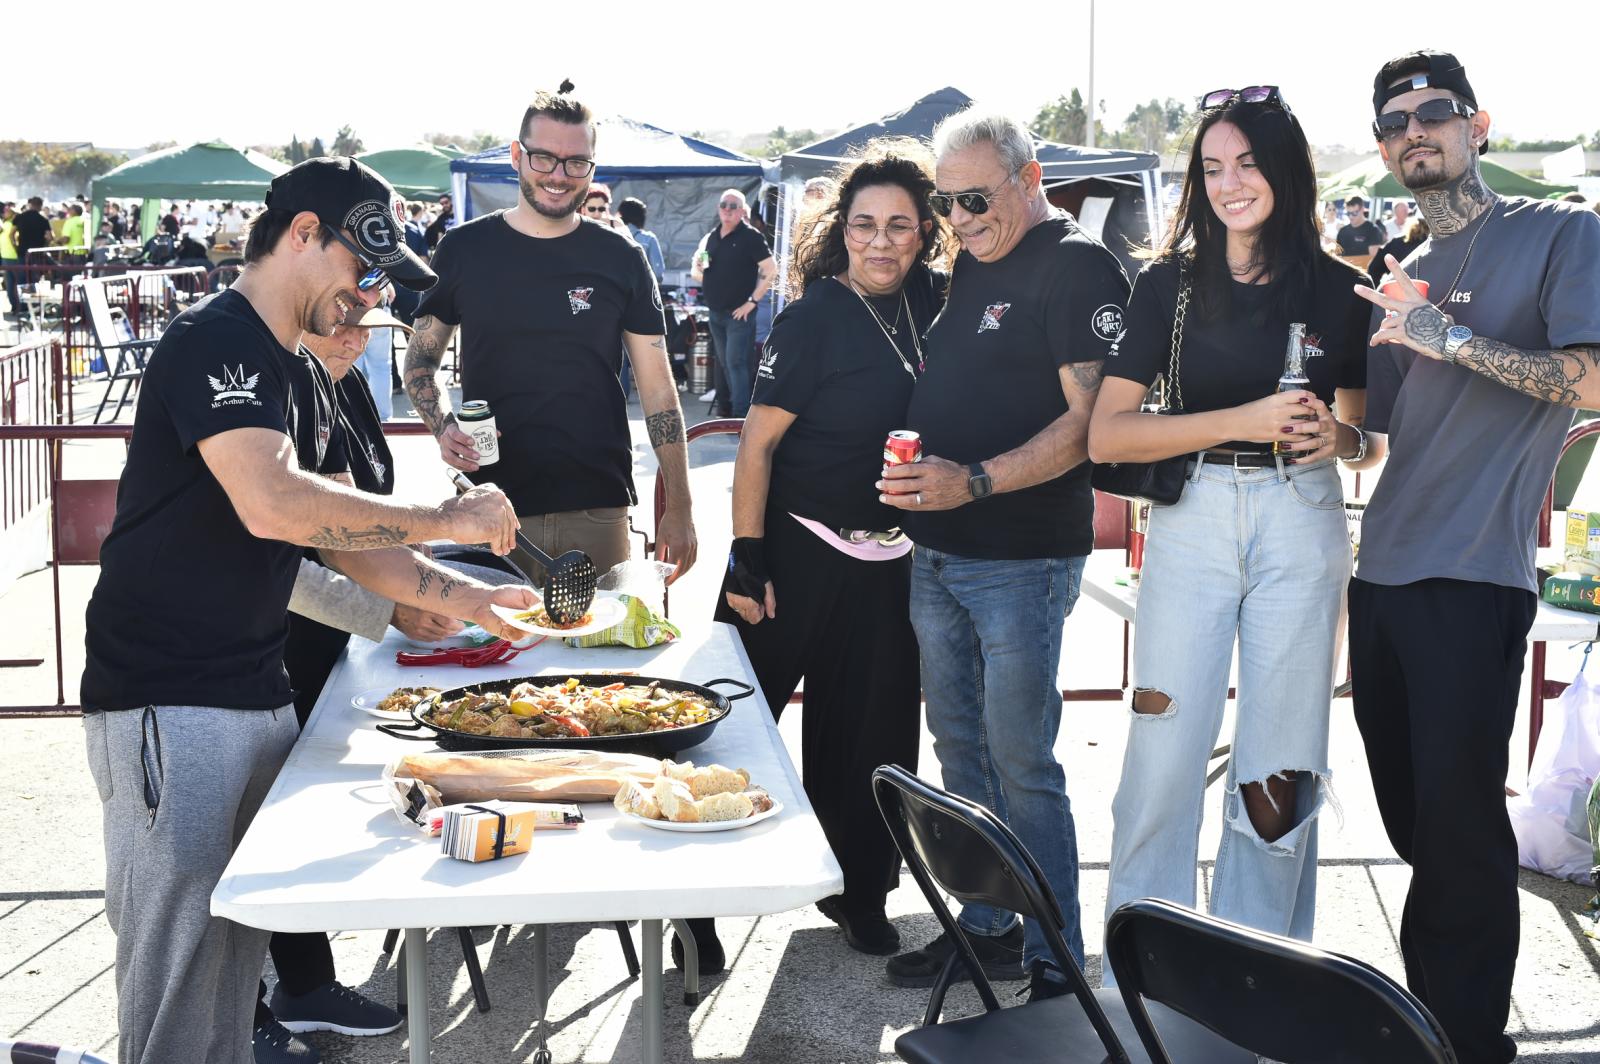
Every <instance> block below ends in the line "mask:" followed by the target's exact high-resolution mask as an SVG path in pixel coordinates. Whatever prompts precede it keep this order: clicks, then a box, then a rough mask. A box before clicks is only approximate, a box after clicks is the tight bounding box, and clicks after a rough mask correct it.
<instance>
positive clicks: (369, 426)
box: [334, 366, 394, 495]
mask: <svg viewBox="0 0 1600 1064" xmlns="http://www.w3.org/2000/svg"><path fill="white" fill-rule="evenodd" d="M334 390H335V394H336V395H337V396H338V402H339V422H340V427H341V428H343V429H344V438H345V449H346V450H347V451H348V452H349V456H350V479H351V480H352V481H354V482H355V486H356V487H357V488H359V489H361V490H362V491H370V492H372V493H373V494H374V495H392V494H394V456H393V455H392V454H391V453H390V452H389V443H388V441H387V440H385V439H384V438H383V418H382V417H381V416H379V414H378V406H377V404H376V403H374V402H373V401H372V389H371V388H369V387H368V386H367V378H366V376H365V375H364V374H363V373H362V372H361V370H359V369H357V368H356V367H355V366H351V367H350V370H349V372H347V373H346V374H345V375H344V376H343V377H341V378H340V379H339V381H338V382H337V383H336V384H335V385H334Z"/></svg>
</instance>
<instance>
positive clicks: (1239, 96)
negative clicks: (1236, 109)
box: [1200, 85, 1294, 114]
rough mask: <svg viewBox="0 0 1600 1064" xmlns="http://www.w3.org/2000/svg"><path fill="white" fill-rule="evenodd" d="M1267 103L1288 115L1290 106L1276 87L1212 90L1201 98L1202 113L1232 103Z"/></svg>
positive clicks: (1251, 86)
mask: <svg viewBox="0 0 1600 1064" xmlns="http://www.w3.org/2000/svg"><path fill="white" fill-rule="evenodd" d="M1235 102H1237V103H1267V104H1272V105H1273V106H1274V107H1280V108H1282V109H1283V110H1284V111H1285V112H1286V113H1289V114H1293V113H1294V112H1292V111H1290V110H1289V104H1288V103H1287V102H1286V101H1285V100H1284V98H1283V94H1282V93H1281V92H1279V91H1278V86H1276V85H1247V86H1245V87H1244V88H1242V89H1212V90H1211V91H1210V92H1208V93H1206V94H1205V95H1204V96H1202V97H1200V109H1201V110H1202V111H1204V110H1207V109H1209V108H1212V107H1226V106H1227V105H1228V104H1230V103H1235Z"/></svg>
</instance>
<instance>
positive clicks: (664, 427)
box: [644, 410, 685, 447]
mask: <svg viewBox="0 0 1600 1064" xmlns="http://www.w3.org/2000/svg"><path fill="white" fill-rule="evenodd" d="M644 427H645V428H646V429H648V430H649V432H650V446H652V447H665V446H666V445H667V444H669V443H683V442H685V437H684V434H683V415H682V414H680V413H679V412H678V411H677V410H663V411H661V412H660V413H659V414H651V415H650V416H649V417H647V418H645V419H644Z"/></svg>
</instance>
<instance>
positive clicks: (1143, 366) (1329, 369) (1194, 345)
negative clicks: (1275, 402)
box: [1106, 254, 1372, 451]
mask: <svg viewBox="0 0 1600 1064" xmlns="http://www.w3.org/2000/svg"><path fill="white" fill-rule="evenodd" d="M1314 278H1315V280H1314V282H1313V292H1312V294H1311V296H1310V299H1309V302H1308V304H1307V305H1305V306H1303V307H1297V308H1295V311H1294V314H1295V316H1294V317H1292V318H1290V317H1285V316H1284V311H1283V309H1282V304H1281V302H1280V301H1279V299H1278V293H1277V292H1276V291H1275V290H1274V289H1273V286H1271V285H1251V284H1239V283H1238V282H1233V283H1232V288H1231V290H1230V292H1229V296H1230V299H1231V304H1232V305H1231V307H1230V308H1229V310H1228V311H1227V312H1226V313H1223V314H1219V315H1217V316H1216V317H1214V318H1211V319H1209V320H1208V319H1207V318H1206V317H1204V316H1203V315H1202V314H1201V313H1200V310H1199V306H1198V300H1194V299H1191V301H1190V303H1189V310H1188V313H1187V314H1186V315H1185V316H1184V323H1183V347H1182V349H1181V351H1180V352H1179V355H1178V383H1179V386H1180V390H1181V391H1182V393H1183V411H1182V412H1183V413H1186V414H1201V413H1205V412H1206V411H1208V410H1226V409H1228V408H1229V407H1235V406H1240V405H1242V404H1244V403H1249V402H1253V401H1255V400H1257V399H1261V398H1264V397H1265V396H1268V395H1271V394H1272V393H1273V392H1275V391H1277V390H1278V378H1279V377H1281V376H1283V370H1284V352H1285V350H1286V349H1287V348H1288V346H1289V323H1290V322H1291V321H1299V322H1304V323H1305V326H1306V342H1307V343H1313V342H1314V343H1315V346H1317V347H1320V348H1321V349H1322V352H1323V353H1322V355H1321V356H1320V357H1312V358H1308V359H1306V367H1305V368H1306V377H1307V378H1308V379H1309V381H1310V383H1309V386H1308V387H1309V390H1310V391H1313V392H1315V393H1316V394H1317V398H1319V399H1321V400H1322V401H1323V402H1325V403H1328V404H1330V405H1331V404H1332V403H1333V392H1334V389H1335V388H1365V387H1366V386H1367V335H1368V334H1367V317H1368V311H1370V310H1371V309H1372V304H1370V303H1368V302H1367V301H1366V300H1364V299H1362V298H1361V297H1360V296H1358V295H1356V294H1355V286H1356V285H1357V284H1359V283H1361V281H1362V275H1361V273H1360V272H1358V271H1357V270H1356V269H1355V268H1354V267H1352V266H1350V265H1349V264H1348V263H1344V262H1340V261H1339V260H1338V259H1335V258H1334V257H1333V256H1331V255H1322V254H1319V255H1317V257H1316V260H1315V273H1314ZM1177 305H1178V264H1177V262H1176V261H1173V260H1164V261H1161V262H1154V263H1151V264H1150V265H1149V266H1146V267H1145V268H1144V270H1142V271H1141V272H1140V274H1139V276H1138V277H1137V278H1136V279H1135V281H1134V285H1133V295H1132V297H1131V298H1130V299H1129V300H1128V327H1127V330H1126V331H1125V332H1124V333H1123V334H1122V339H1121V340H1119V341H1117V343H1116V344H1115V345H1114V346H1113V347H1112V350H1111V357H1110V358H1108V359H1107V360H1106V376H1108V377H1122V378H1124V379H1125V380H1130V381H1137V382H1138V383H1140V384H1143V385H1147V386H1148V385H1150V384H1153V383H1155V379H1156V377H1158V376H1162V375H1164V374H1165V373H1166V372H1167V366H1168V364H1169V362H1170V360H1171V356H1172V317H1173V314H1174V313H1175V312H1176V308H1177ZM1219 446H1222V447H1227V448H1230V449H1232V450H1237V451H1260V450H1264V449H1265V448H1264V445H1262V444H1259V443H1249V442H1246V441H1239V440H1233V441H1229V442H1227V443H1224V444H1220V445H1219Z"/></svg>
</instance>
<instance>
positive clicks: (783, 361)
mask: <svg viewBox="0 0 1600 1064" xmlns="http://www.w3.org/2000/svg"><path fill="white" fill-rule="evenodd" d="M937 288H942V285H940V284H936V283H934V281H933V279H932V278H931V277H930V275H929V273H928V271H927V270H925V269H921V268H919V269H916V270H914V271H913V272H912V274H911V275H910V276H909V277H908V278H907V280H906V287H905V295H906V301H905V304H904V305H902V304H901V302H900V298H899V297H898V296H895V297H893V298H892V299H887V298H886V299H881V300H875V301H874V305H875V306H876V307H877V309H878V313H879V314H880V315H881V316H882V318H883V320H884V321H885V322H886V323H888V324H889V325H891V326H893V327H894V328H895V332H894V333H893V334H892V337H889V336H885V335H884V334H883V330H881V329H880V328H879V327H878V323H877V322H876V321H874V320H873V317H872V314H871V312H870V311H868V310H867V308H866V307H865V306H864V305H862V302H861V299H860V298H859V297H858V296H857V295H856V294H855V292H853V291H851V290H850V289H849V288H848V287H846V286H845V285H843V284H840V283H839V282H838V281H836V280H833V279H832V278H828V279H825V280H821V281H817V282H815V283H814V284H812V285H811V286H810V287H808V288H807V289H806V292H805V295H804V296H803V297H801V298H800V299H799V300H797V301H795V302H793V303H790V304H789V305H788V306H786V307H784V308H783V312H782V313H781V314H779V315H778V317H777V319H776V320H775V321H773V323H772V333H771V335H770V336H768V337H767V343H766V346H765V347H764V348H763V350H762V353H761V362H760V365H759V366H758V367H757V368H756V388H755V396H754V398H753V399H752V402H755V403H759V404H762V405H765V406H776V407H781V408H782V409H784V410H787V411H789V412H790V413H793V414H795V415H796V417H795V420H794V423H793V424H792V425H790V426H789V430H788V431H787V432H785V433H784V434H783V439H782V440H781V441H780V442H779V443H778V449H777V451H776V453H775V454H774V455H773V456H772V480H771V485H770V487H769V489H768V494H767V505H768V506H769V507H770V508H773V509H777V510H782V511H785V512H788V513H794V514H799V515H800V516H801V517H809V518H811V519H812V520H815V521H821V522H822V523H823V524H825V525H827V526H828V527H830V528H835V529H838V528H849V529H869V530H875V531H883V530H886V529H890V528H895V527H897V526H898V525H899V524H900V520H901V511H899V510H896V509H894V508H893V507H889V506H885V505H883V504H882V503H880V502H879V501H878V489H877V488H876V487H875V486H874V485H875V483H876V482H877V480H878V474H879V472H880V470H881V469H882V468H883V444H884V440H885V439H886V438H887V437H888V435H889V433H891V432H893V431H894V430H896V429H903V428H905V427H906V408H907V406H909V405H910V402H911V386H912V383H913V378H912V375H911V373H910V372H909V371H908V370H907V368H906V367H907V366H910V367H911V368H912V369H915V368H916V366H917V361H918V359H917V350H916V346H915V344H914V343H913V342H912V335H913V332H917V333H920V332H922V331H923V330H925V329H927V327H928V325H929V323H931V322H932V321H933V317H934V314H935V313H936V312H937V309H938V301H937V296H936V294H935V292H936V289H937ZM868 298H871V297H868ZM908 308H909V310H910V313H911V318H912V320H913V322H914V323H915V324H914V325H913V324H910V323H907V322H906V321H905V312H906V310H907V309H908ZM897 317H898V318H899V324H898V325H896V324H895V322H896V318H897ZM891 343H893V344H894V346H891ZM897 348H898V349H899V351H900V353H901V354H900V356H899V357H897V356H896V354H895V351H896V349H897ZM902 358H903V359H904V361H902Z"/></svg>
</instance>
